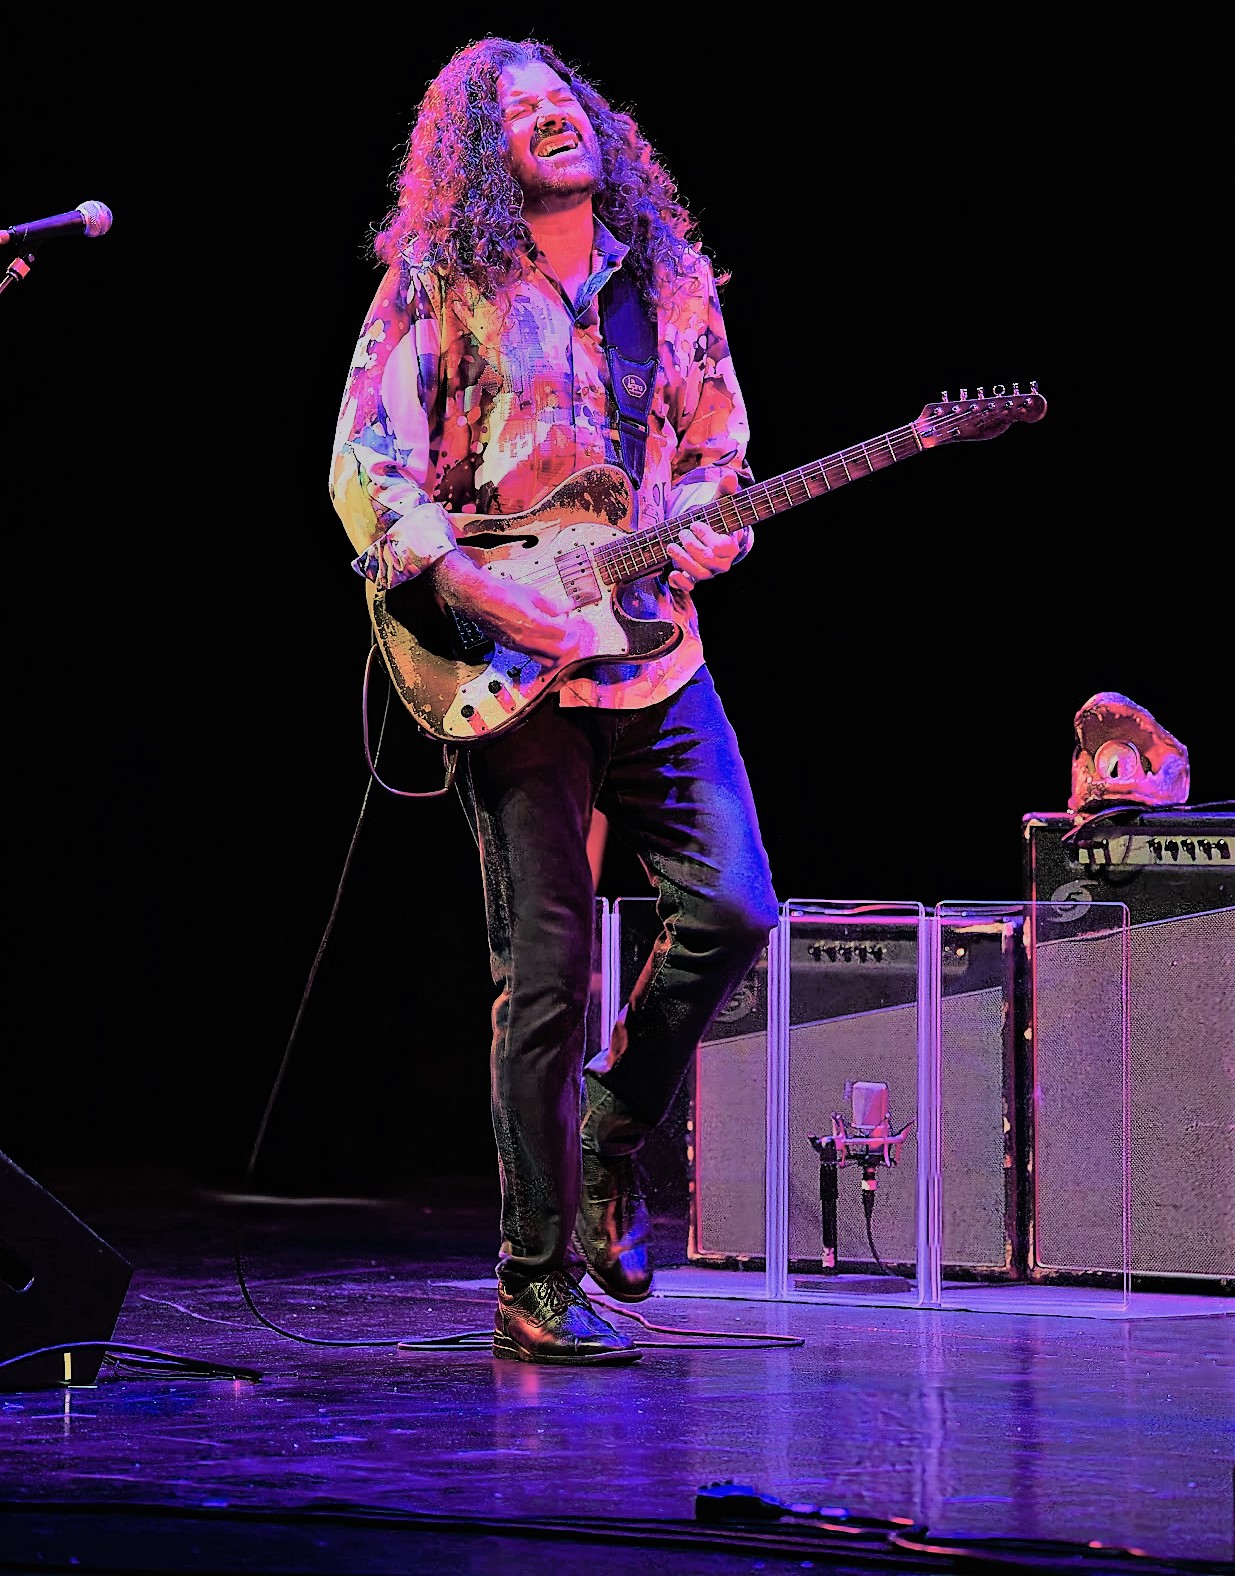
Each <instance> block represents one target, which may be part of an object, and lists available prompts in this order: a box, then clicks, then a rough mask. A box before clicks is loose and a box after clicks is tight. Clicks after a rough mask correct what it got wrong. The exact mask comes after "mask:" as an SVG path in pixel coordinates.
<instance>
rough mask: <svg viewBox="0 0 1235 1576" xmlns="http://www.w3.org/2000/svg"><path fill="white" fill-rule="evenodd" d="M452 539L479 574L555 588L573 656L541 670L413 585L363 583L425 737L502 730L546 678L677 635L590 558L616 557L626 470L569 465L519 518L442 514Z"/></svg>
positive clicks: (634, 654) (629, 507)
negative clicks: (569, 471)
mask: <svg viewBox="0 0 1235 1576" xmlns="http://www.w3.org/2000/svg"><path fill="white" fill-rule="evenodd" d="M451 524H452V525H453V526H454V529H455V535H456V538H457V541H458V545H459V546H460V547H461V548H462V549H463V550H464V552H466V553H467V554H468V556H469V557H470V558H471V559H472V560H473V561H474V562H476V563H478V564H480V565H481V567H482V568H484V569H486V570H487V571H488V572H489V573H490V574H493V575H497V576H499V577H500V578H502V579H508V580H514V581H518V582H519V583H521V584H523V585H529V584H531V585H535V586H537V587H539V588H540V589H542V590H545V591H552V592H557V591H565V592H566V594H567V595H568V596H569V597H570V599H571V601H572V602H573V603H574V605H575V609H576V619H577V623H578V628H579V631H580V635H581V647H580V649H581V652H582V655H581V656H580V657H579V658H578V659H576V660H575V661H573V662H571V663H569V664H563V665H560V666H556V667H551V666H542V665H541V664H540V663H538V662H535V661H533V660H532V659H531V658H530V657H526V656H524V655H523V653H522V652H518V651H514V650H511V649H510V648H509V647H505V646H501V645H499V644H497V643H496V642H495V641H493V640H491V639H489V638H487V637H486V636H485V634H484V633H483V632H482V631H481V630H479V629H477V628H476V626H475V625H473V624H471V623H470V621H468V620H464V619H456V618H455V617H453V616H452V615H451V614H450V612H449V611H443V610H442V609H441V607H440V606H439V605H438V603H437V600H436V599H435V597H434V596H433V594H432V592H430V591H429V589H428V588H427V587H426V586H422V585H420V583H419V582H418V581H416V580H412V581H409V582H407V583H405V584H404V585H401V586H397V587H395V589H394V590H393V591H387V592H382V591H378V590H376V589H375V588H374V586H373V585H372V583H371V582H369V583H368V585H367V590H368V599H369V616H370V618H371V619H372V621H373V628H374V631H375V633H376V636H377V641H378V645H379V647H380V649H381V654H382V657H383V660H384V661H385V664H386V668H387V671H388V672H389V674H390V677H391V679H392V681H393V683H394V686H395V689H396V691H397V692H398V695H399V698H400V700H401V701H402V702H403V704H404V706H406V707H407V709H408V711H409V712H411V714H412V716H413V717H414V718H415V719H416V721H417V722H418V723H419V725H420V726H421V728H422V729H424V731H425V732H426V733H429V734H431V735H432V736H433V737H435V738H439V739H442V740H443V741H446V742H454V743H474V742H476V741H477V740H479V739H483V738H487V737H489V736H491V735H492V734H494V733H496V732H499V731H504V730H505V728H506V727H507V726H509V725H510V724H512V723H514V722H515V721H516V720H518V718H519V717H520V716H521V715H522V714H524V713H525V712H526V711H527V710H528V708H529V707H531V706H532V705H533V704H534V703H535V702H536V701H538V700H540V699H541V698H542V697H543V696H544V695H545V694H546V693H547V692H548V691H549V690H550V689H551V688H552V686H553V685H554V684H556V683H558V682H559V681H560V680H562V679H564V678H566V677H567V676H568V675H569V674H570V673H571V672H574V671H575V670H577V669H578V668H581V667H584V666H586V665H589V664H591V663H594V662H646V661H650V660H651V659H652V658H655V657H660V656H664V655H665V654H666V653H667V652H669V651H672V650H673V648H674V647H675V646H676V645H677V644H678V643H679V642H680V641H681V638H682V632H681V630H680V629H679V628H678V626H677V625H676V624H674V623H672V622H670V621H667V620H665V619H661V618H646V617H640V616H639V615H638V613H637V612H635V611H633V610H632V604H633V602H634V601H635V600H637V598H633V597H632V596H631V595H630V589H629V587H628V586H626V585H624V584H622V583H618V584H613V585H607V584H605V583H604V581H603V580H602V578H601V575H600V573H599V566H600V560H602V559H603V558H606V557H608V558H613V557H614V556H615V555H616V556H617V558H618V560H619V561H620V560H621V558H622V556H623V553H622V548H623V538H624V537H626V536H629V535H630V534H631V533H632V531H633V529H634V495H633V493H632V491H631V485H630V481H629V479H628V478H627V476H626V473H625V472H624V471H622V470H620V469H618V468H617V467H616V466H611V465H595V466H590V467H589V468H587V469H586V470H582V471H576V472H575V473H574V474H573V475H572V476H569V477H567V479H566V480H565V481H564V482H562V483H560V484H559V485H558V486H557V487H555V488H553V490H552V491H551V492H549V493H547V494H546V495H545V496H544V497H543V498H542V499H541V500H540V501H539V502H538V503H537V504H536V505H535V506H534V507H533V508H531V509H527V510H524V511H523V512H522V513H519V514H510V515H477V514H456V515H452V516H451Z"/></svg>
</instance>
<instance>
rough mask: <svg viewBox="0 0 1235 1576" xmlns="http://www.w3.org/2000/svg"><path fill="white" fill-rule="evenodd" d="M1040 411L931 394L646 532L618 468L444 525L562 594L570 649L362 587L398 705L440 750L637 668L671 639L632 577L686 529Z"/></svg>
mask: <svg viewBox="0 0 1235 1576" xmlns="http://www.w3.org/2000/svg"><path fill="white" fill-rule="evenodd" d="M1045 414H1046V401H1045V400H1044V399H1043V397H1042V395H1041V394H1040V393H1039V392H1038V385H1037V384H1036V383H1031V384H1030V385H1029V388H1028V389H1027V390H1025V391H1023V392H1022V390H1021V388H1020V385H1019V384H1016V383H1014V384H1013V385H1012V387H1011V389H1010V390H1009V389H1008V388H1006V387H1005V386H1004V385H1003V384H997V385H996V386H995V387H994V388H993V389H992V390H991V391H990V393H987V391H986V390H985V389H979V390H978V392H977V397H976V398H972V399H971V398H970V396H969V393H968V391H967V390H964V389H963V390H962V391H961V394H960V398H959V399H956V400H951V399H949V398H948V396H947V394H946V393H945V394H944V395H943V397H942V398H941V399H940V400H938V401H936V402H934V403H933V404H930V405H927V406H926V407H925V408H924V409H923V411H922V413H921V415H920V416H918V417H917V418H916V420H914V421H911V422H907V423H906V424H905V425H904V426H903V427H894V428H892V429H891V430H890V431H888V432H883V433H880V434H879V435H878V437H875V438H868V439H866V441H865V442H863V443H858V444H855V445H854V446H853V447H852V448H849V449H842V450H839V451H838V452H837V453H835V454H830V455H826V456H824V458H822V459H818V460H812V461H811V462H810V464H809V465H803V466H801V467H799V468H798V469H797V470H794V471H786V472H784V473H783V474H782V475H780V476H774V477H772V479H771V480H770V481H766V482H756V483H754V484H752V485H751V486H749V487H745V488H741V489H740V490H739V491H738V492H736V493H730V494H726V495H724V496H722V497H719V498H716V499H714V500H713V501H712V502H711V503H706V504H701V505H699V506H698V507H697V508H694V509H689V510H687V511H686V512H685V513H684V514H682V515H679V516H678V517H677V518H676V519H674V520H666V521H661V522H660V523H659V524H657V525H653V526H648V527H646V528H645V529H636V528H635V524H634V514H635V500H634V494H633V492H632V491H631V484H630V480H629V478H628V477H627V475H626V472H625V471H623V470H621V469H620V468H619V467H618V466H615V465H591V466H588V467H586V468H585V469H584V470H581V471H576V472H575V473H574V474H573V475H572V476H568V477H567V478H566V480H565V481H563V482H561V483H559V485H558V486H556V487H554V488H553V489H552V491H550V492H548V493H546V495H545V496H544V497H543V498H542V499H540V500H539V502H538V503H536V504H535V505H534V506H533V507H532V508H531V509H526V510H524V511H523V512H522V513H521V514H506V515H479V514H456V515H452V516H451V523H452V525H453V526H454V530H455V534H456V538H457V540H458V545H459V546H460V547H461V548H462V549H463V550H464V551H465V552H466V553H468V554H469V555H470V556H471V557H472V559H473V560H474V561H475V562H476V563H478V564H480V565H481V567H482V568H484V569H486V570H487V571H488V572H489V573H490V574H493V575H497V576H499V577H502V578H505V579H509V580H515V581H518V582H519V583H520V584H523V585H534V586H537V587H539V588H540V589H541V590H544V591H546V592H550V593H553V594H557V593H561V592H564V593H565V594H566V595H567V597H568V598H569V599H570V601H571V603H572V604H573V605H574V609H575V617H576V618H577V621H578V625H579V632H580V638H581V651H582V655H580V656H579V657H578V658H577V659H575V660H574V661H572V662H570V663H566V664H562V665H560V666H557V667H552V666H542V665H541V664H540V663H538V662H534V661H533V660H532V659H531V658H530V657H528V656H526V655H525V654H524V653H523V652H520V651H512V650H511V649H509V648H508V647H504V646H501V645H499V644H497V643H496V642H495V641H493V640H492V639H490V638H489V637H488V636H487V635H486V633H485V632H484V631H483V630H481V629H479V628H478V627H477V626H476V625H475V624H474V623H472V622H471V621H470V620H468V619H467V618H465V617H463V616H461V615H460V614H458V613H457V612H456V610H454V609H451V608H447V609H445V610H443V609H442V608H441V607H440V606H439V605H438V603H437V601H436V599H435V598H434V596H433V595H432V593H431V592H430V591H429V589H428V587H427V586H423V585H421V584H420V582H419V581H417V580H412V581H409V582H408V583H407V584H405V585H401V586H398V587H396V588H395V589H394V590H393V591H388V592H382V591H377V590H375V589H374V587H373V584H372V582H366V591H367V594H368V599H369V617H370V618H371V620H372V623H373V630H374V634H375V637H376V640H377V644H378V646H379V648H380V650H381V654H382V657H383V659H384V661H385V664H386V669H387V671H388V672H389V674H390V677H391V680H392V682H393V683H394V686H395V690H396V693H397V694H398V696H399V699H400V700H401V701H402V702H403V704H404V706H406V708H407V710H408V711H409V712H410V713H411V715H412V717H413V718H414V719H415V720H416V722H417V723H418V724H419V726H420V728H421V729H422V730H423V731H424V732H425V733H427V734H429V735H430V737H432V738H435V739H440V740H441V741H442V742H443V743H447V744H452V743H453V744H471V743H475V742H477V741H479V740H482V739H487V738H492V737H493V736H494V735H495V734H498V733H501V732H504V731H505V730H506V729H507V728H510V727H513V726H514V725H515V724H516V723H517V722H518V721H519V720H520V719H521V718H522V717H524V716H525V715H526V714H527V712H528V710H529V708H531V707H532V706H534V705H536V703H537V702H538V701H540V700H542V699H543V698H544V697H545V696H546V695H547V694H548V693H549V692H550V690H552V688H553V686H554V685H555V684H556V683H558V682H559V680H561V679H564V678H566V677H568V676H569V675H570V673H572V672H574V671H575V670H576V669H578V668H581V667H584V666H586V665H589V664H591V663H595V662H648V661H651V660H652V659H654V658H656V657H661V656H664V655H665V653H666V652H669V651H672V650H673V648H674V647H675V646H676V645H677V644H678V643H679V642H680V641H681V639H682V631H681V630H680V629H679V627H678V626H677V625H676V624H675V623H673V622H672V621H670V620H667V619H663V618H660V617H659V616H657V615H656V614H655V612H654V611H643V609H644V608H650V607H651V599H650V597H648V596H647V595H646V594H642V595H641V588H640V585H639V582H640V580H643V579H644V578H645V577H646V576H648V575H654V574H659V573H661V572H662V571H663V570H665V569H667V568H669V567H670V566H671V563H672V560H671V559H670V558H669V555H668V553H667V551H666V549H667V547H668V546H669V544H671V543H674V542H678V541H680V540H681V537H682V535H683V534H684V533H685V532H686V530H687V529H688V528H689V527H690V526H691V525H692V524H693V523H694V522H696V521H701V522H703V523H705V524H707V525H708V526H710V527H711V528H712V529H713V530H714V531H720V532H722V533H725V534H730V533H733V532H736V531H739V530H742V529H743V528H744V527H746V526H750V525H755V524H757V523H758V522H759V521H761V520H767V519H770V518H771V517H772V516H773V515H777V514H781V513H783V512H785V511H786V510H788V509H795V508H797V507H798V505H799V504H803V503H806V502H808V501H809V500H811V499H813V498H821V497H823V496H824V495H825V494H827V493H831V492H835V491H836V490H837V488H839V487H845V486H847V485H848V484H849V483H850V482H853V481H857V480H858V479H859V478H860V477H863V476H873V475H874V474H875V473H876V472H877V471H881V470H885V469H886V468H887V467H888V466H890V465H895V464H897V463H898V462H899V461H901V460H905V459H909V458H910V457H911V456H912V455H915V454H923V453H925V452H926V451H927V450H928V449H934V448H938V447H940V446H941V445H943V444H948V443H959V442H966V441H971V440H975V439H976V440H981V439H989V438H995V437H998V436H999V434H1000V433H1003V432H1006V431H1007V430H1008V428H1009V427H1011V426H1013V425H1014V424H1016V423H1018V422H1035V421H1040V420H1041V419H1042V417H1043V416H1044V415H1045Z"/></svg>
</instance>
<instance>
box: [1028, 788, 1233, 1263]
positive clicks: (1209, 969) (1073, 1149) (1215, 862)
mask: <svg viewBox="0 0 1235 1576" xmlns="http://www.w3.org/2000/svg"><path fill="white" fill-rule="evenodd" d="M1022 832H1023V856H1024V882H1025V895H1026V896H1027V897H1028V898H1029V899H1030V900H1031V902H1032V903H1033V904H1034V905H1035V906H1037V905H1046V908H1047V911H1048V912H1049V913H1050V915H1051V922H1052V925H1053V926H1055V927H1056V928H1057V929H1059V930H1061V931H1062V930H1066V927H1067V923H1068V919H1069V916H1073V915H1074V916H1076V918H1077V919H1078V920H1080V919H1082V918H1083V916H1084V914H1085V912H1086V910H1087V909H1088V908H1089V906H1090V905H1091V904H1094V903H1114V902H1119V903H1124V904H1126V906H1127V909H1128V916H1129V924H1130V932H1129V973H1128V998H1129V999H1128V1040H1129V1045H1128V1063H1129V1069H1128V1070H1129V1077H1128V1093H1129V1100H1128V1104H1129V1123H1128V1145H1127V1147H1128V1166H1129V1172H1130V1181H1131V1189H1130V1193H1131V1198H1130V1204H1131V1209H1130V1217H1131V1221H1130V1223H1131V1235H1130V1248H1129V1268H1130V1269H1131V1271H1132V1274H1133V1276H1134V1277H1138V1278H1149V1279H1150V1280H1152V1281H1153V1282H1154V1283H1155V1284H1161V1283H1162V1281H1163V1279H1169V1280H1178V1281H1180V1282H1182V1283H1187V1284H1189V1285H1190V1286H1192V1287H1194V1288H1195V1289H1196V1290H1217V1289H1225V1283H1226V1282H1228V1281H1230V1280H1231V1278H1232V1277H1235V1165H1233V1164H1232V1134H1233V1133H1235V817H1232V816H1231V815H1215V814H1206V813H1204V812H1202V811H1192V810H1189V809H1187V808H1186V807H1183V808H1180V809H1178V810H1155V811H1148V810H1141V811H1138V810H1119V811H1117V812H1105V813H1103V814H1100V815H1097V816H1093V817H1091V818H1089V819H1088V820H1086V821H1083V822H1081V823H1080V824H1079V825H1076V824H1074V822H1073V821H1072V819H1071V817H1070V816H1068V815H1064V814H1059V813H1047V814H1038V815H1027V816H1025V817H1024V819H1023V822H1022ZM1094 989H1096V982H1095V981H1094V980H1090V979H1087V978H1086V977H1085V974H1084V972H1083V971H1080V972H1077V973H1075V974H1074V975H1073V976H1072V977H1070V978H1068V979H1066V980H1060V979H1057V980H1055V981H1054V982H1053V983H1052V987H1051V992H1050V995H1051V998H1052V1003H1053V1005H1052V1008H1051V1014H1052V1022H1051V1024H1050V1029H1049V1032H1047V1033H1043V1034H1040V1035H1036V1036H1033V1037H1032V1038H1031V1040H1030V1046H1031V1049H1030V1050H1029V1052H1028V1053H1027V1054H1028V1055H1030V1056H1031V1057H1048V1058H1049V1059H1050V1060H1049V1065H1046V1066H1043V1065H1042V1064H1041V1061H1035V1062H1034V1064H1033V1065H1032V1066H1031V1068H1030V1069H1029V1082H1030V1084H1031V1085H1032V1087H1033V1088H1034V1089H1035V1090H1037V1091H1039V1093H1040V1094H1041V1095H1042V1097H1041V1098H1038V1099H1036V1100H1035V1101H1034V1103H1033V1108H1032V1112H1031V1113H1027V1114H1031V1115H1032V1121H1033V1129H1032V1134H1031V1140H1030V1141H1031V1147H1032V1155H1033V1167H1032V1169H1033V1201H1032V1206H1031V1208H1032V1215H1033V1223H1034V1230H1033V1250H1032V1263H1031V1266H1030V1268H1031V1273H1032V1274H1033V1275H1034V1276H1035V1277H1037V1278H1040V1279H1045V1278H1052V1277H1057V1278H1066V1277H1069V1276H1073V1275H1078V1274H1079V1275H1087V1274H1093V1273H1099V1274H1101V1273H1103V1272H1109V1271H1112V1270H1116V1269H1118V1268H1119V1267H1120V1265H1119V1261H1118V1259H1116V1260H1115V1261H1114V1262H1112V1255H1111V1254H1110V1252H1109V1251H1107V1252H1103V1251H1102V1249H1101V1244H1102V1242H1103V1241H1104V1240H1105V1241H1107V1242H1108V1243H1109V1241H1110V1238H1111V1234H1110V1233H1109V1232H1107V1233H1106V1234H1105V1238H1104V1236H1103V1234H1102V1233H1096V1232H1094V1231H1092V1230H1090V1229H1088V1228H1087V1226H1086V1211H1085V1209H1083V1208H1077V1207H1076V1202H1077V1200H1078V1199H1081V1198H1084V1197H1089V1198H1093V1197H1094V1196H1096V1195H1097V1194H1098V1193H1099V1192H1105V1193H1106V1194H1108V1195H1109V1193H1110V1189H1111V1184H1112V1180H1114V1179H1112V1178H1111V1176H1110V1175H1109V1174H1100V1173H1099V1170H1098V1169H1097V1167H1098V1161H1097V1159H1096V1157H1095V1155H1094V1148H1093V1144H1092V1141H1091V1135H1090V1134H1089V1132H1088V1131H1087V1113H1086V1111H1085V1108H1084V1102H1083V1101H1082V1100H1078V1099H1076V1098H1075V1097H1074V1096H1073V1095H1072V1094H1071V1093H1070V1092H1069V1091H1071V1090H1073V1089H1074V1087H1075V1086H1076V1085H1077V1084H1078V1083H1079V1082H1080V1080H1078V1079H1075V1078H1074V1077H1073V1076H1072V1071H1073V1069H1079V1070H1081V1071H1082V1072H1083V1071H1084V1070H1085V1068H1086V1043H1085V1006H1086V1000H1087V998H1088V997H1089V996H1090V993H1091V992H1092V991H1093V990H1094ZM1069 1007H1070V1009H1071V1010H1068V1009H1069ZM1061 1008H1062V1009H1063V1010H1060V1009H1061ZM1052 1091H1053V1093H1052ZM1043 1092H1045V1093H1043ZM1106 1170H1107V1168H1106V1167H1105V1166H1104V1167H1103V1171H1104V1172H1105V1171H1106ZM1116 1196H1118V1193H1117V1194H1116Z"/></svg>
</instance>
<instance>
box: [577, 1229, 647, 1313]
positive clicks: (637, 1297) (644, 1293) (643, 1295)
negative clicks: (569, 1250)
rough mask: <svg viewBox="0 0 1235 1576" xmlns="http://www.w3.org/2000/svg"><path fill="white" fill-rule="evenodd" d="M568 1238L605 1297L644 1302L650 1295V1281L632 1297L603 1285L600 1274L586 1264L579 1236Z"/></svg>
mask: <svg viewBox="0 0 1235 1576" xmlns="http://www.w3.org/2000/svg"><path fill="white" fill-rule="evenodd" d="M570 1240H571V1242H572V1244H573V1246H574V1249H575V1252H576V1253H577V1254H578V1255H579V1257H580V1258H581V1259H582V1260H583V1262H584V1264H585V1265H586V1267H587V1272H588V1274H589V1275H590V1276H591V1277H592V1280H593V1281H594V1282H595V1283H596V1285H597V1286H599V1287H600V1289H601V1291H602V1292H604V1294H605V1296H606V1297H612V1298H613V1300H614V1302H646V1301H647V1300H648V1298H649V1297H650V1296H651V1295H652V1291H653V1284H654V1283H653V1282H650V1281H649V1283H648V1289H647V1290H646V1291H641V1292H639V1293H638V1294H637V1295H635V1296H633V1297H632V1296H631V1294H630V1292H628V1291H610V1290H609V1288H608V1286H606V1285H605V1283H604V1281H602V1280H601V1278H600V1276H599V1275H598V1274H597V1273H596V1271H595V1270H594V1269H593V1268H592V1266H591V1265H590V1264H588V1261H587V1254H586V1253H585V1252H584V1251H583V1244H582V1243H581V1242H580V1241H579V1238H578V1237H577V1236H576V1237H572V1238H571V1239H570Z"/></svg>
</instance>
